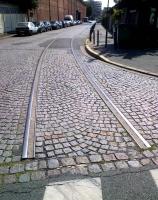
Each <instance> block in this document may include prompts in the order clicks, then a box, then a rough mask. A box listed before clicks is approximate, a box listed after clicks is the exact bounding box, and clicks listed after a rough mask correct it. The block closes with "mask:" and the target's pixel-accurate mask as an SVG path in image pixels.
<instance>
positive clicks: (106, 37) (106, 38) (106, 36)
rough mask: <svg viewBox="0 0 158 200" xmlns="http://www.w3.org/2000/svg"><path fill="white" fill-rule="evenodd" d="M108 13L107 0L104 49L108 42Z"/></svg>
mask: <svg viewBox="0 0 158 200" xmlns="http://www.w3.org/2000/svg"><path fill="white" fill-rule="evenodd" d="M108 11H109V0H108V3H107V9H106V35H105V48H106V47H107V41H108V29H107V28H108V18H107V16H108Z"/></svg>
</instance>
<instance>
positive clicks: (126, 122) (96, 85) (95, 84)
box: [71, 38, 151, 149]
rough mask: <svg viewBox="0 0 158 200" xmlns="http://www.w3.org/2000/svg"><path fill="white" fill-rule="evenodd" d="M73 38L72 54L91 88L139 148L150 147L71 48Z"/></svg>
mask: <svg viewBox="0 0 158 200" xmlns="http://www.w3.org/2000/svg"><path fill="white" fill-rule="evenodd" d="M73 40H74V38H73V39H72V40H71V50H72V53H73V56H74V58H75V60H76V63H77V65H78V66H79V67H80V69H81V70H82V72H83V74H84V75H85V76H86V78H87V79H88V81H89V82H90V84H91V85H92V86H93V88H94V89H95V90H96V92H97V93H98V94H99V96H100V97H101V99H102V100H103V101H104V103H105V104H106V105H107V106H108V108H109V109H110V110H111V111H112V113H113V114H114V115H115V117H116V118H117V119H118V121H119V122H120V123H121V124H122V126H123V127H124V128H125V129H126V131H127V132H128V133H129V134H130V136H131V137H132V138H133V139H134V141H135V142H136V143H137V145H138V146H139V147H140V148H141V149H147V148H150V147H151V145H150V144H149V143H148V142H147V141H146V140H145V139H144V138H143V137H142V135H141V134H140V133H139V132H138V131H137V130H136V128H135V127H134V126H133V125H132V124H131V122H130V121H129V120H128V119H127V118H126V117H125V116H124V114H123V113H122V112H121V111H120V110H119V109H118V108H117V106H116V105H115V104H114V103H113V102H112V100H111V99H110V98H109V95H108V93H107V92H106V91H105V89H103V87H102V86H101V84H100V83H99V81H98V80H97V79H96V78H95V77H94V76H93V74H92V73H91V72H90V71H88V70H87V67H86V66H85V65H86V64H85V63H83V62H82V61H81V60H80V59H79V58H78V57H77V56H76V54H75V51H74V49H73Z"/></svg>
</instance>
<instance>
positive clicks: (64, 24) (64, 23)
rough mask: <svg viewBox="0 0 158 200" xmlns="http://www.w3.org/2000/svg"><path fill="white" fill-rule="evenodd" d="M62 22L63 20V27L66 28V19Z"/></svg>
mask: <svg viewBox="0 0 158 200" xmlns="http://www.w3.org/2000/svg"><path fill="white" fill-rule="evenodd" d="M61 22H62V27H63V28H66V27H67V22H66V21H64V20H62V21H61Z"/></svg>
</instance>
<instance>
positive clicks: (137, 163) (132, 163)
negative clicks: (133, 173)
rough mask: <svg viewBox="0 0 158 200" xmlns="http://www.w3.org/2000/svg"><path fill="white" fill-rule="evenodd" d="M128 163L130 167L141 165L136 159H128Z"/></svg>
mask: <svg viewBox="0 0 158 200" xmlns="http://www.w3.org/2000/svg"><path fill="white" fill-rule="evenodd" d="M128 165H129V166H130V167H137V168H138V167H141V166H142V165H141V164H140V163H139V162H138V161H137V160H130V161H128Z"/></svg>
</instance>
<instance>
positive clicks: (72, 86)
mask: <svg viewBox="0 0 158 200" xmlns="http://www.w3.org/2000/svg"><path fill="white" fill-rule="evenodd" d="M87 27H89V26H84V25H82V26H79V28H77V27H72V28H70V29H66V30H61V31H63V35H62V34H61V35H59V36H56V35H55V34H54V33H52V32H49V33H46V35H47V38H45V39H44V37H45V35H44V34H43V35H42V34H41V35H37V36H33V37H30V38H31V39H30V41H29V38H26V40H25V39H23V40H24V41H23V42H22V41H19V42H17V40H16V38H13V41H12V39H10V40H7V41H8V43H6V42H4V41H3V42H2V43H3V44H2V47H1V52H2V53H3V54H4V56H3V57H2V59H1V60H2V61H3V59H4V61H3V63H2V65H0V66H4V67H3V68H2V69H5V71H4V73H3V74H4V75H3V76H2V78H3V77H4V76H6V78H5V80H4V81H6V83H5V82H4V81H2V83H1V92H3V93H4V98H6V99H7V98H8V95H9V94H10V99H9V98H8V99H7V100H8V101H5V102H8V103H9V105H8V104H7V105H6V104H5V105H4V106H3V107H2V108H3V109H2V108H0V109H1V110H2V111H3V112H4V116H7V114H8V113H9V111H10V113H11V114H12V115H11V114H9V115H8V118H7V117H3V115H1V116H2V117H1V122H0V123H1V124H0V125H1V127H4V128H2V129H1V131H2V132H1V136H2V139H1V141H2V142H3V141H4V142H3V143H4V144H6V145H4V146H5V147H4V149H2V148H3V143H1V144H0V148H1V151H2V155H3V154H4V156H1V158H2V159H1V160H2V161H1V162H3V163H2V164H0V183H11V182H12V183H14V182H28V181H30V180H39V179H44V178H46V177H50V176H59V175H62V174H65V173H71V174H82V175H88V174H89V175H90V174H94V173H101V172H102V171H107V170H115V169H126V168H140V167H142V166H146V165H149V166H152V167H153V166H154V165H158V157H157V150H151V149H150V151H149V150H146V151H143V152H142V151H140V149H139V148H138V146H137V145H136V144H135V143H134V141H133V140H132V138H131V137H130V136H129V135H128V133H127V132H126V131H125V129H124V128H123V127H122V125H121V124H120V123H119V121H118V120H117V119H116V118H115V116H114V115H113V113H112V112H111V111H110V110H109V109H108V107H107V106H106V105H105V104H104V102H103V101H102V99H101V98H100V97H99V96H98V94H97V93H96V91H95V90H94V89H93V87H92V86H91V85H90V83H89V82H88V80H87V79H86V78H85V76H84V75H83V73H82V71H81V69H80V67H79V66H78V65H77V64H76V61H75V59H74V57H73V55H72V52H71V38H72V37H73V36H74V35H75V36H76V37H79V35H80V37H81V38H80V39H82V34H83V36H85V35H87V30H88V29H87ZM86 29H87V30H86ZM72 30H73V31H72ZM84 30H85V33H83V32H84ZM55 33H58V32H55ZM59 33H60V31H59ZM81 33H82V34H81ZM53 34H54V35H53ZM53 37H58V38H57V40H56V41H55V42H54V43H53V44H52V45H51V46H50V47H49V48H48V49H47V53H46V54H45V56H44V58H43V62H42V67H41V72H40V79H39V86H38V98H37V108H36V116H37V118H36V148H35V150H36V158H35V159H34V160H33V161H31V160H27V161H20V162H18V161H19V160H20V152H21V151H19V149H20V146H21V144H22V138H23V128H22V129H21V130H20V129H17V127H15V132H14V133H15V134H16V135H15V134H7V133H8V132H9V131H10V133H12V129H10V128H9V127H11V126H12V124H13V121H15V125H17V122H19V123H18V127H19V124H20V123H21V126H22V127H23V126H24V121H25V115H26V107H27V104H28V95H29V92H30V85H31V83H32V78H33V74H34V70H35V67H36V64H37V60H38V58H39V56H40V53H41V52H42V50H43V49H44V47H46V46H47V45H48V44H49V42H50V40H51V39H52V38H53ZM39 39H40V41H39ZM80 39H79V40H78V39H76V40H75V45H74V48H75V52H76V53H77V54H78V56H79V58H80V60H82V61H83V62H85V66H86V67H89V70H91V71H92V72H93V73H94V75H95V76H96V77H97V79H99V80H100V81H101V83H102V84H103V85H104V86H106V85H107V81H106V79H107V80H108V84H109V86H111V88H112V87H114V86H115V87H116V86H117V87H116V88H117V90H118V91H115V92H114V91H113V90H114V89H113V90H112V89H109V90H108V92H109V93H110V92H111V93H110V94H115V95H116V97H117V98H118V97H119V99H121V96H120V95H118V93H117V92H119V91H124V92H126V90H125V89H127V90H128V89H129V90H130V88H131V90H130V91H131V93H130V94H132V92H133V88H132V85H130V84H129V83H130V82H129V81H127V78H129V80H131V79H130V78H131V77H133V79H135V81H134V80H133V85H134V87H136V83H137V84H138V85H137V87H136V89H137V90H136V89H135V96H136V97H137V96H138V95H139V91H140V90H143V89H142V87H143V86H142V85H139V84H140V81H142V80H144V81H145V80H146V82H145V83H146V84H147V86H148V87H151V86H150V84H148V81H149V80H150V81H151V82H154V83H156V80H155V78H150V77H148V76H141V75H139V74H133V73H131V72H128V71H125V70H122V69H117V68H113V67H112V66H110V67H108V68H107V67H106V66H105V65H104V64H103V63H101V62H99V61H94V59H92V58H88V57H87V56H85V55H84V54H83V53H82V52H81V51H80V48H79V46H78V44H80ZM21 40H22V39H21ZM11 41H12V44H10V43H11ZM38 41H39V43H38ZM28 42H29V43H28ZM17 43H21V45H17ZM22 43H25V44H23V45H24V46H23V45H22ZM15 44H16V45H15ZM15 46H17V47H15ZM12 48H13V49H14V51H13V49H12ZM11 51H12V52H11ZM6 52H8V54H9V53H10V54H9V55H10V58H12V59H11V60H7V59H6ZM15 55H19V56H18V58H17V60H16V61H14V59H15V57H16V56H15ZM0 56H1V55H0ZM25 56H26V60H25V63H26V64H25V65H26V66H25V65H24V61H23V59H24V58H25ZM13 58H14V59H13ZM21 58H22V60H21ZM7 61H8V65H7V64H6V63H7ZM12 64H13V68H11V66H12ZM18 64H19V65H18ZM16 66H20V67H19V68H20V69H21V71H20V69H17V68H16ZM9 68H11V69H12V71H11V70H9ZM16 69H17V71H16ZM102 70H103V71H102ZM104 70H106V73H104ZM20 72H21V73H20ZM14 73H15V78H16V79H13V81H12V82H9V81H11V80H12V79H11V78H12V77H13V76H12V75H13V74H14ZM26 74H27V76H26ZM124 74H126V76H125V77H123V75H124ZM103 75H105V76H104V78H105V77H106V76H107V78H106V79H105V80H104V79H103ZM0 76H1V75H0ZM116 77H118V80H119V81H120V82H121V81H122V85H121V83H120V82H117V79H116ZM121 77H122V79H121V80H120V78H121ZM125 78H126V79H125ZM0 80H2V79H0ZM110 80H111V81H112V82H109V81H110ZM125 80H126V81H127V82H125ZM115 81H116V82H115ZM4 83H5V84H4ZM9 83H10V84H9ZM110 83H111V85H110ZM123 84H124V85H123ZM131 84H132V82H131ZM19 85H20V86H19ZM6 86H8V90H7V91H6V92H5V88H7V87H6ZM119 86H120V88H119ZM140 86H141V87H140ZM154 86H155V88H156V85H154ZM121 87H122V88H121ZM128 87H129V88H128ZM108 88H109V87H107V89H108ZM116 88H115V89H116ZM123 88H124V90H122V89H123ZM152 88H154V87H152ZM13 91H15V92H16V93H13ZM112 91H113V92H112ZM143 91H144V90H143ZM151 91H152V90H151ZM151 91H149V92H150V93H151V94H152V92H151ZM12 94H14V95H15V96H13V95H12ZM120 94H121V95H122V97H124V93H123V92H122V93H120ZM127 94H128V93H126V95H127ZM154 94H155V93H154ZM144 95H145V94H144ZM111 96H112V95H111ZM13 97H14V98H13ZM142 97H143V96H142ZM146 97H147V95H146ZM117 98H116V99H117ZM124 98H125V97H124ZM15 99H16V101H14V100H15ZM113 99H114V98H113ZM114 100H115V99H114ZM140 100H141V99H140ZM142 100H143V98H142ZM1 101H2V100H1ZM5 102H4V101H2V103H3V104H4V103H5ZM128 102H130V101H129V100H128ZM138 102H139V103H141V102H140V101H139V99H138ZM115 103H116V101H115ZM118 103H120V105H121V106H122V105H123V104H122V102H121V101H119V102H118ZM118 103H117V105H118ZM1 105H2V104H1ZM13 105H14V106H13ZM143 108H144V107H143ZM10 109H11V110H10ZM16 109H17V110H16ZM141 109H142V108H141ZM23 110H24V111H23ZM13 111H14V112H13ZM22 111H23V112H22ZM3 112H2V113H3ZM126 112H127V111H126ZM14 113H17V114H14ZM14 116H16V120H17V121H16V120H13V119H14ZM21 116H24V117H23V118H22V117H21ZM145 119H146V118H145ZM5 120H6V122H5ZM22 120H23V121H22ZM2 124H4V125H3V126H2ZM7 127H8V128H7ZM18 130H20V131H18ZM144 135H146V134H144ZM144 135H143V136H144ZM155 135H156V134H155ZM5 137H7V138H6V139H3V138H5ZM150 138H152V137H150ZM10 141H12V144H9V142H10ZM16 141H17V145H16ZM10 145H11V146H10ZM14 146H16V147H17V149H18V156H16V155H14V151H13V148H14ZM7 148H10V149H11V150H10V154H8V156H7V155H6V152H8V150H7ZM16 152H17V151H16ZM10 161H12V162H10ZM13 161H14V162H13ZM6 162H9V163H6Z"/></svg>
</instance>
